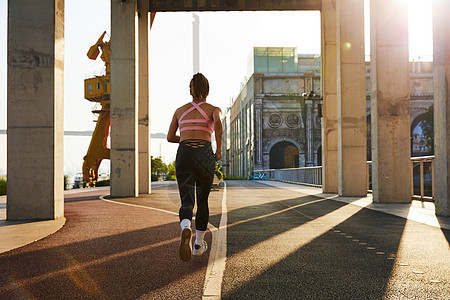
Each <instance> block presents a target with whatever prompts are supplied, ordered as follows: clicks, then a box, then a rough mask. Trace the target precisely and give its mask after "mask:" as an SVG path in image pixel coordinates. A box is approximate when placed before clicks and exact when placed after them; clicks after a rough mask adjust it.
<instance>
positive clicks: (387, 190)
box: [370, 0, 411, 203]
mask: <svg viewBox="0 0 450 300" xmlns="http://www.w3.org/2000/svg"><path fill="white" fill-rule="evenodd" d="M370 13H371V17H370V22H371V35H370V38H371V51H370V52H371V63H370V73H371V83H372V91H371V114H372V117H371V119H372V125H371V128H372V131H371V135H372V137H371V138H372V190H373V201H374V202H383V203H394V202H406V203H409V202H411V160H410V157H411V140H410V115H409V114H410V111H409V107H410V97H409V93H410V87H409V49H408V47H409V45H408V4H407V2H406V1H390V0H372V1H371V8H370Z"/></svg>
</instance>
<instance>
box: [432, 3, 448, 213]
mask: <svg viewBox="0 0 450 300" xmlns="http://www.w3.org/2000/svg"><path fill="white" fill-rule="evenodd" d="M449 11H450V2H449V1H447V0H434V2H433V39H434V45H433V49H434V53H433V57H434V70H433V72H434V124H435V126H434V154H435V159H434V180H435V182H434V188H435V190H434V195H435V199H434V201H435V206H436V214H437V215H440V216H450V193H449V191H450V105H449V104H450V19H449V18H448V12H449Z"/></svg>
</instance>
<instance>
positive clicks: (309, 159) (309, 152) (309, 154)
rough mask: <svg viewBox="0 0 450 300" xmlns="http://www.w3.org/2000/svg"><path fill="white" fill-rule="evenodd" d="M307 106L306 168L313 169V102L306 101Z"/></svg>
mask: <svg viewBox="0 0 450 300" xmlns="http://www.w3.org/2000/svg"><path fill="white" fill-rule="evenodd" d="M305 106H306V166H307V167H312V166H313V164H314V149H313V144H314V143H313V138H314V134H313V129H314V128H313V115H312V107H313V101H312V100H308V99H307V100H305Z"/></svg>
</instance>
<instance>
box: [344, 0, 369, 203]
mask: <svg viewBox="0 0 450 300" xmlns="http://www.w3.org/2000/svg"><path fill="white" fill-rule="evenodd" d="M336 44H337V116H338V124H337V125H338V180H339V181H338V183H339V185H338V192H339V195H341V196H366V195H367V186H366V72H365V63H364V1H361V0H337V1H336Z"/></svg>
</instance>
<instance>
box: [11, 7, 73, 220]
mask: <svg viewBox="0 0 450 300" xmlns="http://www.w3.org/2000/svg"><path fill="white" fill-rule="evenodd" d="M7 81H8V85H7V90H8V91H7V97H8V100H7V107H8V108H7V116H8V124H7V126H8V137H7V144H8V146H7V157H8V159H7V161H8V162H7V171H8V183H7V185H8V186H7V189H8V198H7V219H8V220H42V219H59V218H62V217H64V195H63V189H64V173H63V144H64V141H63V138H64V123H63V117H64V107H63V105H64V1H63V0H42V1H28V0H14V1H9V2H8V79H7Z"/></svg>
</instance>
